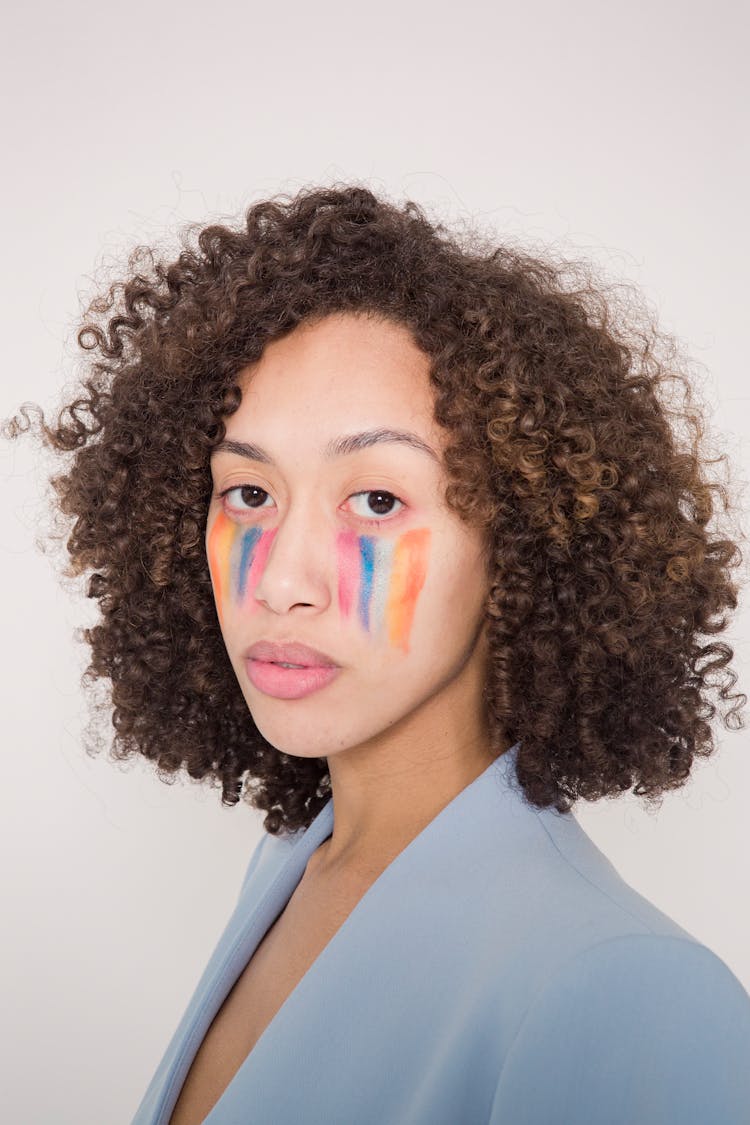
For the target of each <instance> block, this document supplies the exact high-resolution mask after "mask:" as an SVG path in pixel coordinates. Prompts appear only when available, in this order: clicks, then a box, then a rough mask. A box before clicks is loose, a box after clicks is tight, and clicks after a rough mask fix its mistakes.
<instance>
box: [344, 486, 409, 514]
mask: <svg viewBox="0 0 750 1125" xmlns="http://www.w3.org/2000/svg"><path fill="white" fill-rule="evenodd" d="M360 497H366V500H365V501H364V504H365V510H364V511H359V512H356V511H355V515H358V516H361V517H362V518H363V519H366V520H367V521H368V522H369V523H384V522H385V520H384V519H373V518H372V517H373V515H374V514H375V513H379V514H380V515H381V516H383V517H385V519H387V518H388V516H390V515H392V514H393V509H392V505H393V503H394V502H395V503H396V504H400V505H401V507H402V508H403V506H404V503H403V500H399V498H398V496H394V495H393V493H392V492H386V491H385V489H383V488H370V489H365V491H364V492H353V493H352V495H351V497H350V499H351V500H359V499H360ZM373 497H374V500H372V499H371V498H373ZM371 504H372V505H373V507H370V506H369V505H371Z"/></svg>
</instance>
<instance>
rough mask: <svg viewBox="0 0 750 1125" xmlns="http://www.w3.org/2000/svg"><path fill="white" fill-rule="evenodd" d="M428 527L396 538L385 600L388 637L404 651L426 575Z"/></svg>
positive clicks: (407, 645)
mask: <svg viewBox="0 0 750 1125" xmlns="http://www.w3.org/2000/svg"><path fill="white" fill-rule="evenodd" d="M429 543H430V530H429V528H426V527H425V528H415V529H414V530H413V531H407V532H406V533H405V534H404V535H402V536H400V537H399V539H398V540H397V541H396V545H395V549H394V552H393V564H392V570H391V581H390V585H389V588H388V601H387V603H386V610H385V613H386V622H387V628H388V640H389V641H390V643H391V644H393V645H398V646H399V647H401V648H402V649H403V650H404V652H408V651H409V643H408V641H409V632H410V631H411V626H412V622H413V620H414V610H415V608H416V603H417V596H418V595H419V591H420V590H421V589H422V587H423V586H424V581H425V577H426V575H427V555H428V549H429Z"/></svg>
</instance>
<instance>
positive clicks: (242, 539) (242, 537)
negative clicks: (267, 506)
mask: <svg viewBox="0 0 750 1125" xmlns="http://www.w3.org/2000/svg"><path fill="white" fill-rule="evenodd" d="M261 534H262V532H261V529H260V528H259V527H246V528H244V529H243V530H240V532H239V535H238V536H237V539H236V540H235V543H234V546H233V548H232V589H234V590H236V591H237V600H238V601H240V602H241V601H242V599H243V598H244V596H245V590H246V588H247V578H248V571H249V570H250V566H249V563H251V562H253V552H254V550H255V546H256V544H257V542H258V540H259V539H260V537H261Z"/></svg>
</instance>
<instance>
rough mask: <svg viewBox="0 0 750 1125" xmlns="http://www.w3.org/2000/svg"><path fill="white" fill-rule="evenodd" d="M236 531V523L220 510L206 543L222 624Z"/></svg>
mask: <svg viewBox="0 0 750 1125" xmlns="http://www.w3.org/2000/svg"><path fill="white" fill-rule="evenodd" d="M234 533H235V527H234V524H233V523H232V521H231V520H229V519H227V517H226V515H225V514H224V512H222V511H220V512H219V513H218V515H217V516H216V519H215V520H214V522H213V526H212V528H211V530H210V532H209V534H208V541H207V543H206V553H207V554H208V569H209V573H210V575H211V581H212V583H213V587H214V601H215V602H216V608H217V611H218V614H219V623H220V624H222V606H223V604H224V598H225V597H226V596H227V593H228V591H229V568H230V561H231V554H232V543H233V541H234Z"/></svg>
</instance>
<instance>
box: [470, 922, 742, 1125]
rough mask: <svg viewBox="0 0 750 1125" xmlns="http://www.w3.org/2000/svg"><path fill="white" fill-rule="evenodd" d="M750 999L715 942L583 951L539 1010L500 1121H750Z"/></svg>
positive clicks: (636, 941)
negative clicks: (714, 948)
mask: <svg viewBox="0 0 750 1125" xmlns="http://www.w3.org/2000/svg"><path fill="white" fill-rule="evenodd" d="M748 1059H750V996H748V994H747V992H746V991H745V989H744V988H743V986H742V984H741V983H740V981H739V980H738V979H737V977H736V976H735V975H734V974H733V973H732V971H731V970H730V969H729V967H728V966H727V965H726V964H725V963H724V962H723V961H722V960H721V958H720V957H718V956H717V955H716V954H715V953H714V952H713V951H712V950H710V949H709V948H708V947H707V946H704V945H702V944H701V943H700V942H697V941H694V940H692V939H690V938H682V937H679V936H672V935H665V934H627V935H622V936H618V937H613V938H609V939H607V940H604V941H601V942H598V943H596V944H594V945H591V946H590V947H588V948H586V949H584V950H582V951H579V952H578V953H576V954H575V955H574V956H572V957H571V958H569V959H568V960H566V961H565V962H564V963H563V964H562V965H560V966H559V967H558V968H557V969H556V970H555V971H554V973H553V974H552V976H551V978H550V979H548V980H547V981H546V982H545V984H544V985H543V987H542V988H541V989H540V990H539V992H538V994H537V995H536V997H535V998H534V1000H533V1001H532V1003H531V1004H530V1005H529V1008H528V1010H527V1012H526V1015H525V1017H524V1019H523V1021H522V1022H521V1025H520V1027H519V1030H518V1033H517V1035H516V1037H515V1040H514V1042H513V1044H512V1045H511V1047H510V1049H509V1051H508V1053H507V1055H506V1058H505V1061H504V1065H503V1068H502V1072H501V1074H500V1078H499V1081H498V1086H497V1091H496V1095H495V1101H494V1104H493V1111H492V1117H491V1122H492V1125H496V1123H498V1125H499V1123H500V1122H501V1121H505V1120H512V1119H513V1113H514V1112H515V1113H518V1112H520V1110H521V1107H523V1109H524V1114H523V1120H524V1121H525V1122H527V1123H528V1125H541V1123H542V1122H547V1121H551V1120H558V1121H564V1122H568V1121H575V1122H576V1123H577V1125H584V1123H586V1122H589V1121H590V1122H595V1121H596V1122H598V1121H605V1120H606V1121H607V1122H608V1125H632V1123H633V1122H635V1121H637V1122H638V1123H639V1125H650V1123H653V1125H657V1123H658V1125H670V1123H672V1122H674V1123H675V1125H676V1123H677V1122H679V1123H680V1125H705V1122H707V1121H711V1122H712V1123H713V1125H740V1123H743V1125H747V1122H748V1121H750V1068H749V1067H748Z"/></svg>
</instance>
